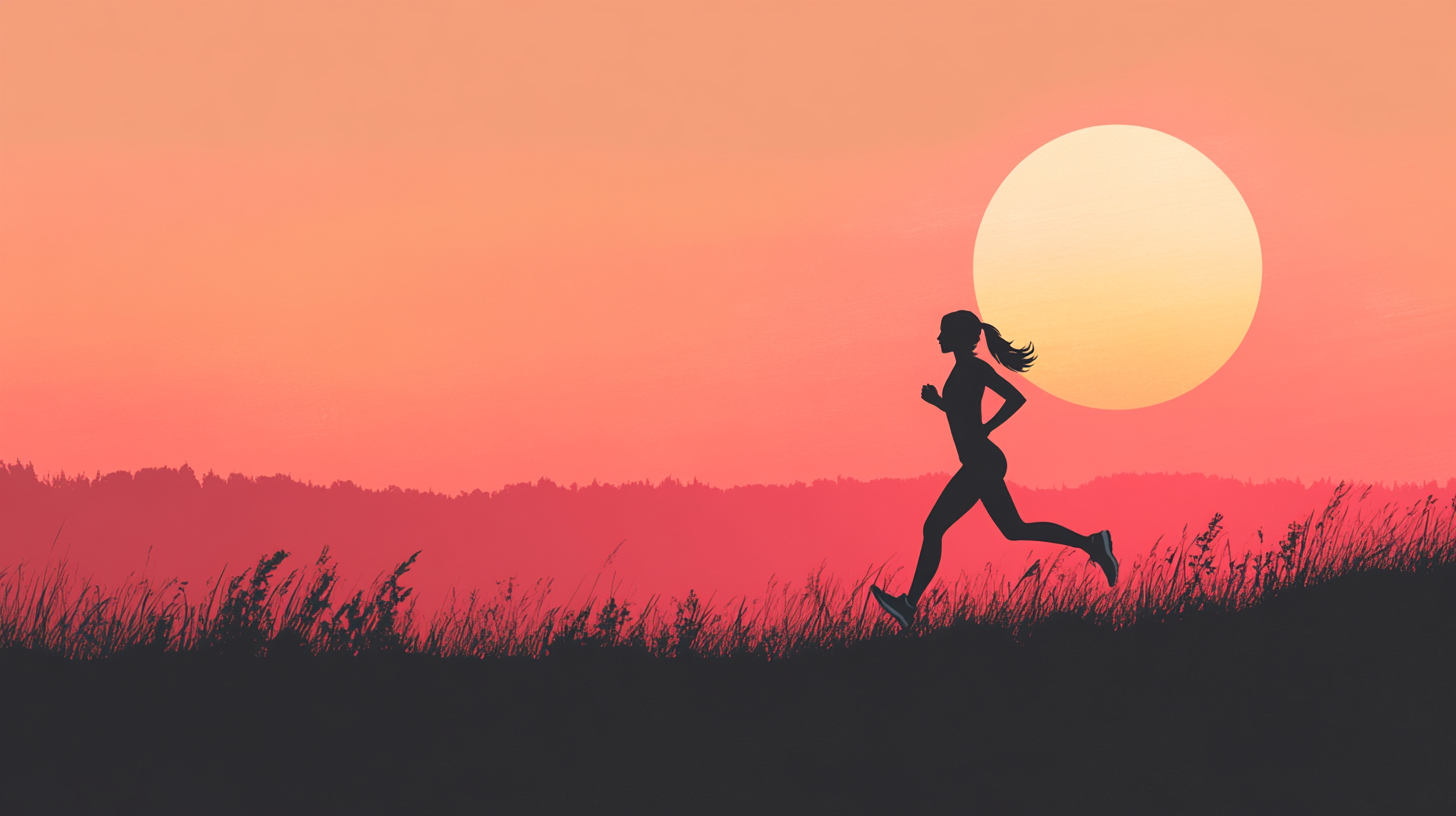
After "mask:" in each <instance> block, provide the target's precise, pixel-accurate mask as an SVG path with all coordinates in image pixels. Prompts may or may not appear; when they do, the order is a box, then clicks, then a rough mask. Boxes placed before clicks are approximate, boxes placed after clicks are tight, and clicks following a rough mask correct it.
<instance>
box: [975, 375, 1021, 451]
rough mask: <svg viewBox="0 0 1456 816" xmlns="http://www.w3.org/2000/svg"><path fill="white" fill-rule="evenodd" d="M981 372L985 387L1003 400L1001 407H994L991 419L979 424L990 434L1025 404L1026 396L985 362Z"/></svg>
mask: <svg viewBox="0 0 1456 816" xmlns="http://www.w3.org/2000/svg"><path fill="white" fill-rule="evenodd" d="M982 374H983V375H984V376H985V383H986V387H987V388H989V389H991V390H992V391H995V392H996V395H997V396H999V397H1000V398H1001V399H1002V400H1003V402H1002V403H1001V407H1000V408H998V409H996V415H995V416H993V417H991V421H990V422H987V423H986V424H985V425H982V426H981V429H982V430H983V431H985V433H986V435H987V436H990V435H991V432H992V431H994V430H996V429H997V428H999V427H1001V426H1002V425H1003V424H1005V422H1006V420H1008V419H1010V418H1011V415H1012V414H1014V413H1016V412H1017V411H1018V410H1020V409H1021V406H1023V405H1025V404H1026V397H1023V396H1022V395H1021V392H1020V391H1017V390H1016V386H1014V385H1012V384H1011V383H1009V382H1007V381H1006V378H1005V377H1003V376H1001V375H1000V374H997V373H996V369H994V368H992V367H991V365H990V364H989V363H987V364H986V367H985V369H983V371H982Z"/></svg>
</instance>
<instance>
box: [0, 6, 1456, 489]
mask: <svg viewBox="0 0 1456 816" xmlns="http://www.w3.org/2000/svg"><path fill="white" fill-rule="evenodd" d="M1453 33H1456V10H1453V7H1452V6H1451V4H1449V3H1428V4H1423V3H1362V4H1343V3H1336V2H1320V3H1309V4H1280V3H1251V4H1239V3H1229V2H1219V3H1196V2H1186V3H1184V2H1180V3H1125V4H1124V3H1088V2H1075V3H1040V4H1039V3H1016V4H1004V5H977V4H967V3H953V4H935V3H923V4H915V5H907V4H889V3H854V2H833V3H795V2H772V3H734V4H708V3H610V2H586V3H545V2H532V3H519V4H491V5H485V4H450V3H419V2H411V3H366V2H350V3H323V2H310V1H309V0H299V1H297V2H287V3H267V2H248V3H234V2H224V1H221V0H220V1H219V2H209V3H194V2H179V3H165V2H158V3H141V2H104V3H72V2H58V1H57V0H47V2H42V3H35V2H16V0H6V2H5V3H3V4H0V457H3V458H4V459H5V460H6V461H16V460H21V461H25V462H33V463H34V464H35V466H36V468H37V469H39V470H41V471H45V472H58V471H65V472H68V473H76V472H84V473H92V472H93V471H101V472H108V471H112V470H121V469H126V470H135V469H138V468H143V467H155V466H168V467H178V466H180V465H181V464H183V463H186V464H189V465H190V466H191V467H192V468H194V469H195V470H196V471H197V472H198V473H202V472H206V471H209V470H212V471H216V472H218V473H232V472H240V473H246V474H250V475H263V474H273V473H284V474H290V475H291V476H292V477H294V478H295V479H300V480H309V481H313V482H316V483H329V482H331V481H334V480H340V479H347V480H352V481H354V482H355V483H357V484H360V485H364V486H367V487H383V486H386V485H401V486H404V487H410V488H418V489H433V490H439V491H446V492H455V491H460V490H472V489H476V488H480V489H486V490H492V489H499V488H500V487H501V486H503V485H506V484H511V483H516V482H521V481H527V480H536V479H538V478H540V477H543V476H544V477H549V478H551V479H553V480H555V481H556V482H557V483H560V484H567V483H571V482H580V483H582V484H587V483H589V482H591V481H592V480H600V481H602V482H614V483H616V482H622V481H626V480H642V479H650V480H654V481H656V480H660V479H662V478H664V477H666V476H674V477H676V478H679V479H684V480H689V479H694V478H696V479H700V480H702V481H705V482H707V483H710V484H713V485H720V486H730V485H735V484H749V483H788V482H793V481H797V480H804V481H809V480H813V479H817V478H831V479H832V478H835V477H837V476H844V477H854V478H858V479H872V478H879V477H913V476H918V475H920V474H924V473H932V472H942V471H948V470H951V469H953V468H954V467H955V466H956V462H955V456H954V449H953V447H952V446H951V444H950V439H949V434H948V432H947V429H946V427H945V421H944V417H943V415H941V414H940V413H939V412H937V411H935V410H934V409H933V408H930V407H929V406H927V405H925V404H924V403H923V402H921V401H920V399H919V393H920V386H921V385H922V384H924V383H940V382H942V381H943V380H944V377H945V376H946V374H947V373H948V371H949V364H950V360H949V358H947V357H942V356H941V355H940V354H939V351H938V347H937V345H936V343H935V336H936V333H937V329H938V325H937V324H938V320H939V317H940V315H942V314H944V313H945V312H949V311H952V310H955V309H961V308H969V309H978V308H979V306H978V304H977V303H976V300H975V288H974V284H973V275H974V248H975V243H976V236H977V232H978V229H979V227H980V224H981V218H982V215H983V214H984V213H985V211H986V208H987V206H988V203H989V202H990V201H991V199H992V197H993V195H994V194H995V193H996V190H997V188H998V186H999V185H1000V184H1001V182H1002V181H1003V180H1004V179H1005V178H1006V177H1007V175H1008V174H1009V173H1010V172H1011V171H1012V169H1013V168H1015V167H1016V166H1017V165H1018V163H1019V162H1021V161H1022V160H1023V159H1024V158H1026V157H1027V156H1028V155H1030V154H1031V153H1032V152H1033V151H1035V150H1037V148H1039V147H1041V146H1042V145H1045V144H1046V143H1047V142H1049V141H1051V140H1053V139H1056V138H1057V137H1059V136H1063V135H1065V134H1067V133H1070V132H1072V131H1076V130H1079V129H1082V128H1087V127H1092V126H1097V125H1107V124H1125V125H1136V126H1139V127H1144V128H1151V129H1155V130H1158V131H1162V132H1164V133H1167V134H1169V135H1171V136H1173V137H1175V138H1177V139H1179V140H1181V141H1183V142H1185V143H1187V144H1188V145H1191V146H1192V147H1194V148H1196V149H1197V150H1198V151H1199V152H1201V153H1202V154H1203V155H1204V156H1206V157H1207V158H1208V159H1209V160H1211V161H1212V162H1213V163H1214V164H1215V165H1217V167H1218V168H1219V169H1220V170H1221V171H1222V172H1223V173H1224V174H1225V175H1226V176H1227V177H1228V179H1229V180H1230V181H1231V182H1232V183H1233V185H1234V186H1235V187H1236V188H1237V190H1238V192H1239V193H1240V194H1241V196H1242V197H1243V200H1244V202H1245V203H1246V204H1247V206H1248V210H1249V213H1250V214H1251V215H1252V217H1253V220H1254V224H1255V225H1256V227H1257V230H1258V238H1259V245H1260V249H1261V251H1262V283H1261V288H1260V292H1259V300H1258V305H1257V308H1256V310H1255V312H1254V316H1253V318H1252V322H1251V323H1250V325H1249V328H1248V332H1247V334H1246V335H1245V336H1244V338H1243V340H1242V342H1241V343H1240V344H1239V345H1238V348H1237V350H1236V351H1234V353H1233V355H1232V356H1231V357H1230V358H1229V359H1228V361H1227V362H1226V363H1225V364H1224V365H1223V366H1222V367H1221V368H1219V369H1218V370H1217V371H1216V372H1215V373H1213V375H1212V376H1210V377H1209V378H1208V379H1207V380H1206V381H1204V382H1203V383H1201V384H1200V385H1198V386H1197V387H1195V388H1193V389H1192V390H1190V391H1188V392H1187V393H1184V394H1182V395H1181V396H1178V397H1175V398H1173V399H1171V400H1168V401H1166V402H1162V403H1159V404H1157V405H1152V406H1148V407H1141V408H1135V409H1128V410H1108V409H1101V408H1089V407H1084V406H1080V405H1076V404H1073V403H1070V402H1067V401H1064V400H1061V399H1059V398H1057V397H1055V396H1053V395H1051V394H1049V393H1047V392H1046V391H1043V390H1041V389H1039V388H1038V387H1037V386H1036V385H1035V384H1033V383H1032V382H1029V381H1027V380H1026V379H1024V378H1022V377H1020V376H1019V375H1016V374H1011V373H1007V376H1008V378H1009V379H1011V380H1012V381H1013V382H1015V383H1016V384H1017V387H1018V388H1020V389H1021V390H1022V391H1023V392H1024V393H1025V394H1026V395H1027V396H1028V398H1029V403H1028V404H1027V406H1026V407H1025V408H1023V409H1022V411H1021V412H1020V413H1019V414H1018V415H1017V416H1016V417H1015V418H1014V419H1013V420H1012V421H1011V422H1010V423H1008V424H1007V425H1006V426H1004V427H1003V428H1001V429H1000V430H998V431H997V432H996V441H997V442H998V444H1000V445H1001V447H1002V448H1003V449H1004V450H1005V451H1006V452H1007V455H1008V458H1009V460H1010V462H1011V465H1010V470H1009V473H1008V477H1007V478H1008V479H1009V480H1011V481H1013V482H1016V483H1018V484H1022V485H1027V486H1030V487H1054V486H1060V485H1064V484H1065V485H1075V484H1079V483H1082V482H1085V481H1087V480H1090V479H1093V478H1095V477H1097V476H1102V475H1108V474H1113V473H1123V472H1134V473H1139V472H1185V473H1191V472H1197V473H1206V474H1211V475H1218V476H1224V477H1233V478H1238V479H1252V480H1264V479H1271V478H1298V479H1303V480H1306V481H1312V480H1316V479H1322V478H1333V479H1342V478H1349V479H1357V480H1363V481H1385V482H1397V481H1399V482H1409V481H1426V480H1438V481H1440V482H1443V483H1444V482H1445V480H1446V479H1448V478H1449V477H1451V476H1453V475H1456V465H1453V460H1456V423H1452V422H1451V408H1450V406H1451V405H1452V404H1453V402H1456V377H1453V376H1451V374H1452V371H1453V370H1456V275H1453V274H1452V273H1453V271H1456V270H1453V262H1452V260H1451V255H1450V238H1449V236H1450V234H1451V230H1450V224H1451V223H1452V221H1453V216H1456V160H1453V157H1452V152H1451V145H1452V144H1456V102H1453V100H1456V52H1453V49H1451V48H1450V42H1451V41H1452V35H1453ZM983 316H984V317H985V318H986V319H987V320H989V321H991V322H993V323H994V322H996V318H995V317H994V316H993V315H989V314H987V315H983ZM1184 319H1186V320H1187V321H1197V320H1199V319H1200V316H1199V314H1198V312H1197V310H1196V309H1189V311H1188V313H1187V314H1186V317H1185V318H1184ZM1000 328H1001V329H1002V330H1003V331H1005V332H1006V333H1007V334H1008V335H1011V336H1013V337H1016V336H1017V335H1018V333H1017V332H1016V331H1015V328H1014V327H1012V326H1006V325H1002V326H1000ZM1026 339H1030V340H1032V341H1034V340H1035V338H1034V337H1028V338H1026ZM1149 357H1150V359H1153V358H1155V357H1156V354H1154V353H1151V352H1150V354H1149Z"/></svg>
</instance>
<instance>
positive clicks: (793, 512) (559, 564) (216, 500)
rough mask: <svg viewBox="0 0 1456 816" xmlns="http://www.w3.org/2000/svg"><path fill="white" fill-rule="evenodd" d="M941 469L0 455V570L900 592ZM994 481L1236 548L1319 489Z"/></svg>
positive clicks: (997, 547)
mask: <svg viewBox="0 0 1456 816" xmlns="http://www.w3.org/2000/svg"><path fill="white" fill-rule="evenodd" d="M947 478H949V477H948V474H928V475H925V476H920V477H918V478H911V479H875V480H871V481H859V480H855V479H836V480H817V481H814V482H812V483H807V484H805V483H797V484H792V485H746V486H738V487H731V488H719V487H712V486H709V485H706V484H703V483H700V482H696V481H693V482H682V481H678V480H675V479H665V480H663V481H662V482H660V483H658V484H651V483H649V482H629V483H624V484H618V485H611V484H598V483H592V484H589V485H577V484H572V485H565V486H564V485H558V484H555V483H553V482H551V481H550V480H547V479H541V480H539V481H537V482H534V483H522V484H514V485H508V486H506V487H504V488H502V489H500V490H496V491H490V492H485V491H479V490H477V491H473V492H471V493H462V494H459V495H455V496H449V495H443V494H439V493H433V492H428V491H418V490H407V489H400V488H398V487H389V488H385V489H382V490H372V489H365V488H361V487H359V486H357V485H355V484H353V483H352V482H346V481H344V482H334V483H333V484H331V485H328V486H322V485H314V484H310V483H306V482H300V481H297V480H295V479H292V478H290V477H288V476H282V475H278V476H262V477H257V478H249V477H246V476H243V475H241V474H232V475H230V476H227V477H222V476H218V475H216V474H213V473H207V474H204V475H202V476H200V477H199V476H198V474H197V473H196V472H195V471H194V470H193V469H192V468H190V467H188V466H186V465H183V466H182V467H181V468H144V469H142V470H139V471H137V472H136V473H135V474H133V473H128V472H126V471H118V472H115V473H110V474H105V475H100V474H98V475H97V476H95V477H87V476H67V475H64V474H59V475H54V476H42V475H39V474H37V473H36V471H35V469H34V468H33V467H32V466H30V465H23V464H20V463H18V462H17V463H14V464H3V463H0V519H3V521H0V567H9V566H14V565H16V564H18V563H21V562H28V563H31V564H35V565H39V564H41V563H44V562H46V561H47V560H50V561H55V560H57V559H60V558H67V559H68V560H69V562H70V564H71V566H72V568H73V569H74V570H76V571H77V572H78V573H80V574H82V575H87V576H90V577H91V578H92V579H93V580H94V581H96V582H98V583H101V584H105V585H113V584H116V583H118V582H120V581H121V580H123V579H125V578H126V577H127V576H128V575H133V576H139V575H141V574H143V572H145V574H146V575H148V576H150V577H154V578H164V579H165V578H174V577H175V578H181V579H184V580H188V581H190V582H192V583H193V584H194V585H197V586H199V587H200V585H201V584H203V583H204V582H205V581H207V580H208V579H209V578H213V577H216V576H217V575H218V574H219V573H220V572H221V571H222V570H223V568H224V567H225V566H227V567H228V569H229V570H230V571H231V572H238V571H241V570H242V569H245V568H247V567H250V566H252V565H253V564H254V563H256V562H257V559H258V558H259V556H260V555H262V554H264V553H271V552H273V551H276V550H280V549H282V550H287V551H289V552H290V553H293V555H294V558H293V559H291V560H293V561H294V562H295V563H296V564H299V565H301V564H302V563H304V562H305V561H312V560H313V559H314V558H315V557H317V555H318V553H319V551H320V550H321V549H322V548H323V547H324V546H328V547H329V548H330V552H331V553H332V554H333V556H334V558H335V560H336V562H337V563H338V564H339V565H340V569H341V575H342V576H348V577H352V578H354V579H358V580H360V581H363V582H367V581H368V580H369V579H371V578H373V577H374V576H375V575H376V574H378V573H380V572H382V571H384V570H386V569H388V568H390V567H392V566H393V565H394V564H396V563H398V562H399V561H401V560H403V559H404V558H405V557H407V556H408V555H409V554H410V553H413V552H414V551H416V550H421V551H423V553H422V555H421V556H420V558H419V560H418V562H417V564H416V566H415V568H414V570H413V571H412V572H411V573H410V579H409V580H408V581H407V583H408V584H411V585H413V586H414V587H416V589H417V594H418V597H419V598H420V604H421V608H422V609H425V610H428V609H431V608H433V607H434V606H435V605H436V604H437V603H438V602H439V601H440V600H441V599H442V598H443V597H444V594H445V593H446V592H447V591H448V590H449V589H450V588H452V587H454V588H456V589H458V590H460V591H469V590H471V589H480V590H485V591H491V590H493V589H494V586H495V583H496V582H497V581H502V580H505V579H507V578H514V579H516V582H517V583H518V584H521V583H530V582H534V581H536V580H538V579H550V580H552V581H553V591H552V596H553V597H555V598H557V599H558V600H559V601H562V602H564V601H565V600H566V599H567V597H568V596H570V595H571V594H572V593H573V592H574V591H578V587H580V590H579V591H580V592H585V591H587V589H588V588H589V587H590V586H591V585H592V583H593V581H596V582H598V591H601V590H605V589H607V588H608V585H609V584H610V585H612V586H613V587H615V591H616V592H617V595H618V597H625V596H628V595H635V596H636V597H639V598H643V597H645V596H647V595H649V594H659V595H662V596H664V597H683V596H685V595H686V593H687V591H688V590H689V589H694V590H696V591H697V592H698V594H699V595H701V596H705V597H707V596H716V597H717V598H719V599H720V600H721V599H726V598H728V597H730V596H745V595H746V596H750V597H752V596H755V595H758V594H760V593H762V592H763V590H764V587H765V585H766V583H767V581H768V579H769V578H770V577H771V576H773V577H776V578H777V579H778V580H779V581H780V582H781V583H782V582H794V583H798V582H801V581H802V580H803V578H804V576H805V575H806V574H807V573H808V572H809V571H811V570H813V569H816V568H818V567H819V566H820V565H821V564H823V565H825V566H826V568H827V570H828V571H829V572H832V573H835V574H838V575H841V576H852V575H862V574H864V572H865V570H866V569H867V568H869V567H871V566H872V565H878V564H881V563H884V562H886V561H889V562H890V566H891V568H892V569H893V568H895V567H899V568H901V573H900V576H899V577H898V578H897V582H896V584H895V585H896V586H903V585H905V584H908V581H909V573H910V571H911V570H912V569H913V566H914V559H915V556H916V552H917V549H918V546H919V536H920V526H921V523H922V521H923V520H924V514H925V508H927V507H928V506H930V504H931V503H932V502H933V501H934V500H935V497H936V495H937V494H938V493H939V491H940V489H941V488H942V487H943V486H944V484H945V482H946V480H947ZM1010 488H1011V492H1012V495H1013V496H1014V498H1015V501H1016V503H1017V506H1018V507H1020V508H1022V511H1023V513H1025V514H1027V515H1028V516H1038V517H1039V516H1047V517H1053V516H1054V517H1056V518H1059V519H1063V520H1065V521H1066V522H1067V523H1068V524H1069V525H1073V526H1081V527H1085V528H1087V529H1092V528H1093V527H1094V526H1098V527H1102V526H1108V527H1111V528H1112V529H1113V530H1114V531H1116V534H1117V536H1118V546H1119V552H1120V553H1122V554H1123V555H1124V557H1126V558H1129V559H1132V558H1138V557H1142V556H1143V555H1145V554H1146V553H1147V551H1148V549H1149V547H1150V546H1151V545H1152V544H1153V542H1154V541H1155V540H1157V539H1158V538H1159V537H1160V536H1161V537H1163V538H1164V540H1165V541H1176V540H1177V539H1178V538H1179V536H1180V534H1181V533H1182V531H1183V529H1184V527H1185V525H1186V526H1187V528H1188V530H1189V531H1190V535H1191V534H1196V533H1197V532H1199V531H1200V530H1202V529H1203V527H1204V526H1205V525H1206V524H1207V522H1208V520H1209V518H1210V517H1211V516H1212V515H1213V514H1214V513H1221V514H1223V516H1224V529H1225V531H1226V533H1227V539H1226V541H1227V543H1228V544H1229V546H1230V547H1231V548H1232V549H1233V551H1234V552H1235V553H1237V552H1239V551H1240V549H1241V548H1247V547H1248V546H1250V545H1251V544H1257V542H1258V539H1257V536H1258V531H1260V530H1262V532H1263V534H1264V535H1265V536H1266V537H1268V536H1273V537H1276V538H1277V537H1280V536H1281V535H1282V534H1283V532H1284V530H1285V527H1286V525H1287V524H1288V523H1289V522H1290V521H1293V520H1295V519H1296V518H1302V517H1303V516H1305V515H1307V514H1308V513H1310V512H1311V511H1313V510H1316V509H1318V508H1322V507H1323V506H1324V503H1325V502H1326V500H1328V498H1329V496H1330V493H1331V491H1332V490H1333V488H1334V484H1333V483H1331V482H1325V481H1321V482H1315V483H1313V484H1308V485H1306V484H1301V483H1299V482H1295V481H1287V480H1278V481H1271V482H1265V483H1260V484H1252V483H1249V482H1243V481H1239V480H1236V479H1228V478H1220V477H1212V476H1202V475H1197V474H1192V475H1190V474H1176V475H1170V474H1139V475H1134V474H1119V475H1114V476H1108V477H1101V478H1098V479H1094V480H1092V481H1091V482H1088V483H1086V484H1084V485H1081V486H1078V487H1073V488H1063V489H1031V488H1024V487H1019V486H1017V485H1011V486H1010ZM1452 492H1456V479H1453V480H1451V481H1448V482H1447V483H1446V485H1445V486H1444V488H1442V487H1441V486H1439V485H1437V484H1436V483H1434V482H1432V483H1428V484H1426V485H1402V486H1396V487H1375V488H1373V489H1372V490H1371V491H1370V493H1369V495H1368V496H1367V497H1366V499H1365V502H1366V503H1367V504H1369V505H1371V506H1372V509H1373V508H1377V507H1379V506H1381V505H1383V504H1386V503H1391V502H1396V503H1406V504H1409V503H1411V502H1413V501H1415V500H1417V499H1419V498H1420V497H1423V496H1425V495H1427V494H1431V493H1440V494H1443V495H1449V494H1450V493H1452ZM1357 495H1358V494H1357ZM58 533H59V535H58ZM1059 549H1061V548H1058V547H1056V546H1055V545H1037V544H1028V543H1017V542H1007V541H1005V540H1004V539H1003V538H1002V537H1001V536H1000V534H999V533H998V532H997V531H996V529H995V528H994V527H993V526H992V525H991V523H990V521H989V520H988V519H987V518H986V516H985V514H984V513H983V512H981V511H979V510H977V511H973V512H972V513H971V514H970V515H969V516H967V517H966V519H965V520H963V521H962V522H961V523H960V524H958V525H957V526H956V527H955V528H953V529H952V530H951V532H950V533H949V534H947V536H946V541H945V562H944V566H943V567H942V570H941V573H940V576H941V578H942V579H945V580H948V581H949V580H953V579H954V578H955V576H956V575H957V574H959V573H960V572H962V571H964V572H968V573H976V572H980V571H981V570H983V569H985V568H986V565H987V564H988V563H989V564H991V565H992V566H994V567H995V568H997V569H1000V570H1001V571H1003V572H1005V573H1013V572H1017V571H1018V570H1023V569H1025V566H1026V564H1027V563H1028V562H1029V559H1031V558H1037V557H1044V556H1046V555H1049V554H1052V553H1053V551H1055V550H1059Z"/></svg>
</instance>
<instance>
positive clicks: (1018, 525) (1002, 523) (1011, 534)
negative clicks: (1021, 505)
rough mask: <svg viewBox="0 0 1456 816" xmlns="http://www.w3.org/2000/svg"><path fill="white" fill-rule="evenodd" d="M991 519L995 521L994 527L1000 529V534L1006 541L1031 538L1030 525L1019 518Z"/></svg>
mask: <svg viewBox="0 0 1456 816" xmlns="http://www.w3.org/2000/svg"><path fill="white" fill-rule="evenodd" d="M991 520H992V521H994V522H996V529H998V530H1000V531H1001V535H1002V536H1003V537H1005V539H1006V540H1007V541H1030V540H1031V538H1032V536H1031V525H1029V524H1027V523H1026V522H1024V521H1022V520H1021V519H1019V518H1017V519H1006V518H993V519H991Z"/></svg>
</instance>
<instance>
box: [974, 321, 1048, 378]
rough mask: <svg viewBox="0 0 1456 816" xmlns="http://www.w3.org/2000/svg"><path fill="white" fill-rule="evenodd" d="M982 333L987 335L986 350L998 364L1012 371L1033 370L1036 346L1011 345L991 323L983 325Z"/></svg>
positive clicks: (1029, 344)
mask: <svg viewBox="0 0 1456 816" xmlns="http://www.w3.org/2000/svg"><path fill="white" fill-rule="evenodd" d="M981 331H983V332H985V333H986V350H987V351H989V352H991V356H992V357H995V358H996V362H998V363H1000V364H1001V365H1003V366H1006V367H1007V368H1009V369H1011V370H1012V371H1025V370H1027V369H1028V368H1031V364H1032V363H1034V362H1036V346H1035V345H1033V344H1032V343H1027V344H1026V345H1025V346H1022V347H1021V348H1017V347H1016V346H1013V345H1011V343H1010V341H1008V340H1007V339H1006V338H1004V337H1002V336H1001V332H999V331H996V327H995V326H992V325H991V324H990V323H982V324H981Z"/></svg>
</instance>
